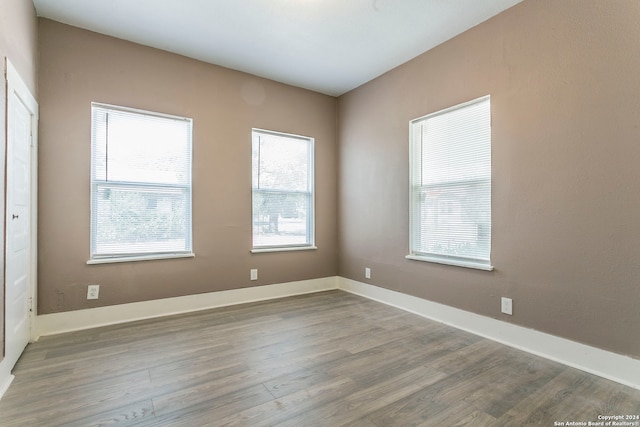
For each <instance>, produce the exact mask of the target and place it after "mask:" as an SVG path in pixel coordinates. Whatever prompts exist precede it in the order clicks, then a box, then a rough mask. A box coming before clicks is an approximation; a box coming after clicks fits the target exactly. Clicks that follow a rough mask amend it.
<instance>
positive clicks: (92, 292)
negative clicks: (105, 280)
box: [87, 285, 100, 299]
mask: <svg viewBox="0 0 640 427" xmlns="http://www.w3.org/2000/svg"><path fill="white" fill-rule="evenodd" d="M99 295H100V285H87V299H98V296H99Z"/></svg>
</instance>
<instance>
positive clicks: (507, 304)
mask: <svg viewBox="0 0 640 427" xmlns="http://www.w3.org/2000/svg"><path fill="white" fill-rule="evenodd" d="M500 311H502V312H503V313H504V314H509V315H513V300H512V299H511V298H505V297H502V300H501V309H500Z"/></svg>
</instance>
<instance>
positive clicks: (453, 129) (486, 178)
mask: <svg viewBox="0 0 640 427" xmlns="http://www.w3.org/2000/svg"><path fill="white" fill-rule="evenodd" d="M410 132H411V154H410V156H411V177H410V181H411V190H410V191H411V194H410V198H411V202H410V203H411V207H410V216H411V219H410V223H411V225H410V227H411V230H410V241H411V243H410V245H411V248H410V255H408V256H407V258H410V259H417V260H421V261H432V262H438V263H443V264H451V265H458V266H462V267H471V268H479V269H483V270H492V269H493V267H492V266H491V263H490V254H491V104H490V98H489V96H486V97H483V98H480V99H476V100H474V101H471V102H467V103H465V104H462V105H458V106H455V107H452V108H448V109H446V110H442V111H439V112H436V113H433V114H429V115H427V116H425V117H421V118H418V119H415V120H412V121H411V122H410Z"/></svg>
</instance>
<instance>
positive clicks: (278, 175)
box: [252, 129, 314, 249]
mask: <svg viewBox="0 0 640 427" xmlns="http://www.w3.org/2000/svg"><path fill="white" fill-rule="evenodd" d="M252 148H253V149H252V151H253V155H252V163H253V173H252V176H253V180H252V181H253V185H252V187H253V191H252V198H253V248H254V249H260V248H262V249H269V248H271V249H273V248H287V247H289V248H296V247H311V246H313V236H314V234H313V139H312V138H307V137H302V136H296V135H289V134H282V133H277V132H270V131H264V130H258V129H254V130H253V142H252Z"/></svg>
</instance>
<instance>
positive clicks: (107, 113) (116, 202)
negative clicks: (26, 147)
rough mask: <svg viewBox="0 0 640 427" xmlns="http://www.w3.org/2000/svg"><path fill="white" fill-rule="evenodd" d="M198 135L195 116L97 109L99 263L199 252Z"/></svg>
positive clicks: (94, 252)
mask: <svg viewBox="0 0 640 427" xmlns="http://www.w3.org/2000/svg"><path fill="white" fill-rule="evenodd" d="M191 129H192V121H191V119H188V118H183V117H175V116H170V115H165V114H159V113H153V112H147V111H140V110H134V109H129V108H124V107H116V106H110V105H103V104H97V103H94V104H92V126H91V130H92V132H91V133H92V138H91V140H92V145H91V259H92V260H96V259H110V258H119V259H122V258H128V257H139V256H150V257H153V256H167V255H171V254H174V255H184V254H190V253H191V252H192V242H191Z"/></svg>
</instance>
